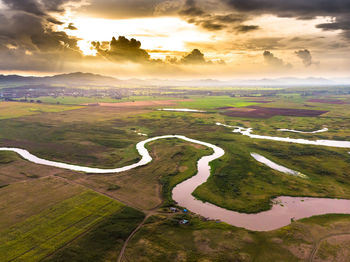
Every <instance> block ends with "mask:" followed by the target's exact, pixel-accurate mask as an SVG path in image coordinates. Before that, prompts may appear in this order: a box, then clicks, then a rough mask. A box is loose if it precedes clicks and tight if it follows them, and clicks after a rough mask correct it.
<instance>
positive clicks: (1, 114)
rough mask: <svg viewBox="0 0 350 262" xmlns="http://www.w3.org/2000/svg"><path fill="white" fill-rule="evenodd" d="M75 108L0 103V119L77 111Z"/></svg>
mask: <svg viewBox="0 0 350 262" xmlns="http://www.w3.org/2000/svg"><path fill="white" fill-rule="evenodd" d="M77 108H79V107H77V106H57V105H42V104H34V103H16V102H1V103H0V119H8V118H17V117H21V116H28V115H34V114H41V113H49V112H62V111H66V110H73V109H77Z"/></svg>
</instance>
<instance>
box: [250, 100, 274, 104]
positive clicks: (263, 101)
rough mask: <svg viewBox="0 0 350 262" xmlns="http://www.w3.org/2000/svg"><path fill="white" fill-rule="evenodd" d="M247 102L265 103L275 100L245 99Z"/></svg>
mask: <svg viewBox="0 0 350 262" xmlns="http://www.w3.org/2000/svg"><path fill="white" fill-rule="evenodd" d="M247 102H252V103H260V104H267V103H272V102H275V101H272V100H252V101H247Z"/></svg>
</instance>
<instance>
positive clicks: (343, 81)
mask: <svg viewBox="0 0 350 262" xmlns="http://www.w3.org/2000/svg"><path fill="white" fill-rule="evenodd" d="M23 84H25V85H46V86H51V85H62V86H71V87H81V86H84V87H91V88H93V87H109V88H113V87H125V86H133V87H138V86H149V87H174V86H179V87H185V86H192V87H223V86H261V87H269V86H275V87H278V86H281V87H288V86H318V85H320V86H326V85H330V86H336V85H350V78H338V79H327V78H314V77H309V78H296V77H286V78H263V79H247V80H228V81H220V80H216V79H198V80H173V79H148V80H143V79H137V78H132V79H129V80H120V79H117V78H114V77H110V76H103V75H98V74H92V73H82V72H75V73H69V74H59V75H54V76H45V77H32V76H31V77H25V76H19V75H0V85H2V86H4V85H11V86H16V85H23Z"/></svg>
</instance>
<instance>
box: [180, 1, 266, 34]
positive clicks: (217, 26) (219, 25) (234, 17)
mask: <svg viewBox="0 0 350 262" xmlns="http://www.w3.org/2000/svg"><path fill="white" fill-rule="evenodd" d="M179 14H180V15H181V16H183V17H185V18H187V21H188V22H189V23H193V24H196V25H199V26H201V27H203V28H204V29H207V30H209V31H218V30H223V29H228V30H230V29H232V31H234V32H236V33H246V32H249V31H253V30H257V29H259V26H257V25H242V23H243V22H245V21H246V20H247V19H248V17H247V16H246V15H245V14H242V13H230V14H225V15H223V14H214V13H210V11H204V9H202V8H200V7H198V6H197V2H195V0H187V1H186V2H185V4H184V6H183V8H182V10H181V11H180V12H179Z"/></svg>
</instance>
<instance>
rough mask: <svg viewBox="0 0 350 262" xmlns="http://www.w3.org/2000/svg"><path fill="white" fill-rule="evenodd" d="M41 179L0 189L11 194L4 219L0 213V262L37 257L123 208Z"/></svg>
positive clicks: (55, 180)
mask: <svg viewBox="0 0 350 262" xmlns="http://www.w3.org/2000/svg"><path fill="white" fill-rule="evenodd" d="M41 180H42V181H41ZM41 180H40V181H35V182H34V181H31V182H26V183H24V184H23V183H21V184H13V185H9V186H7V187H5V188H3V190H2V192H1V193H2V194H5V195H6V196H11V198H10V202H9V203H5V207H4V208H3V213H4V214H6V218H5V215H2V216H1V221H2V222H3V223H1V225H2V227H1V228H0V230H1V234H0V235H1V237H0V243H1V245H0V250H1V252H0V254H1V255H0V260H1V261H38V260H41V259H43V258H45V257H46V256H48V255H50V254H51V253H53V252H54V251H56V250H57V249H58V248H61V247H62V246H63V245H64V244H66V243H67V242H70V241H72V240H73V239H75V238H76V237H78V236H80V235H81V234H83V233H84V232H86V231H87V230H88V229H90V228H93V227H94V226H96V225H98V224H99V223H100V222H102V221H104V220H105V219H107V218H109V217H110V216H112V215H113V216H116V214H118V212H123V210H124V207H123V205H122V204H120V203H119V202H117V201H115V200H112V199H110V198H107V197H105V196H103V195H99V194H97V193H95V192H93V191H89V190H86V189H84V188H82V187H80V186H75V185H70V184H68V183H67V182H66V181H62V180H61V179H58V178H51V177H50V178H44V179H41ZM33 187H34V188H33ZM45 194H46V195H47V197H46V198H43V197H45ZM4 198H5V197H4V195H2V197H1V200H2V201H3V200H4ZM34 199H35V201H34ZM140 218H141V219H142V216H141V217H140ZM4 219H5V220H4ZM132 227H133V226H132V223H131V225H130V228H129V231H131V230H132V229H133V228H132ZM126 231H127V230H126ZM127 232H128V231H127Z"/></svg>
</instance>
